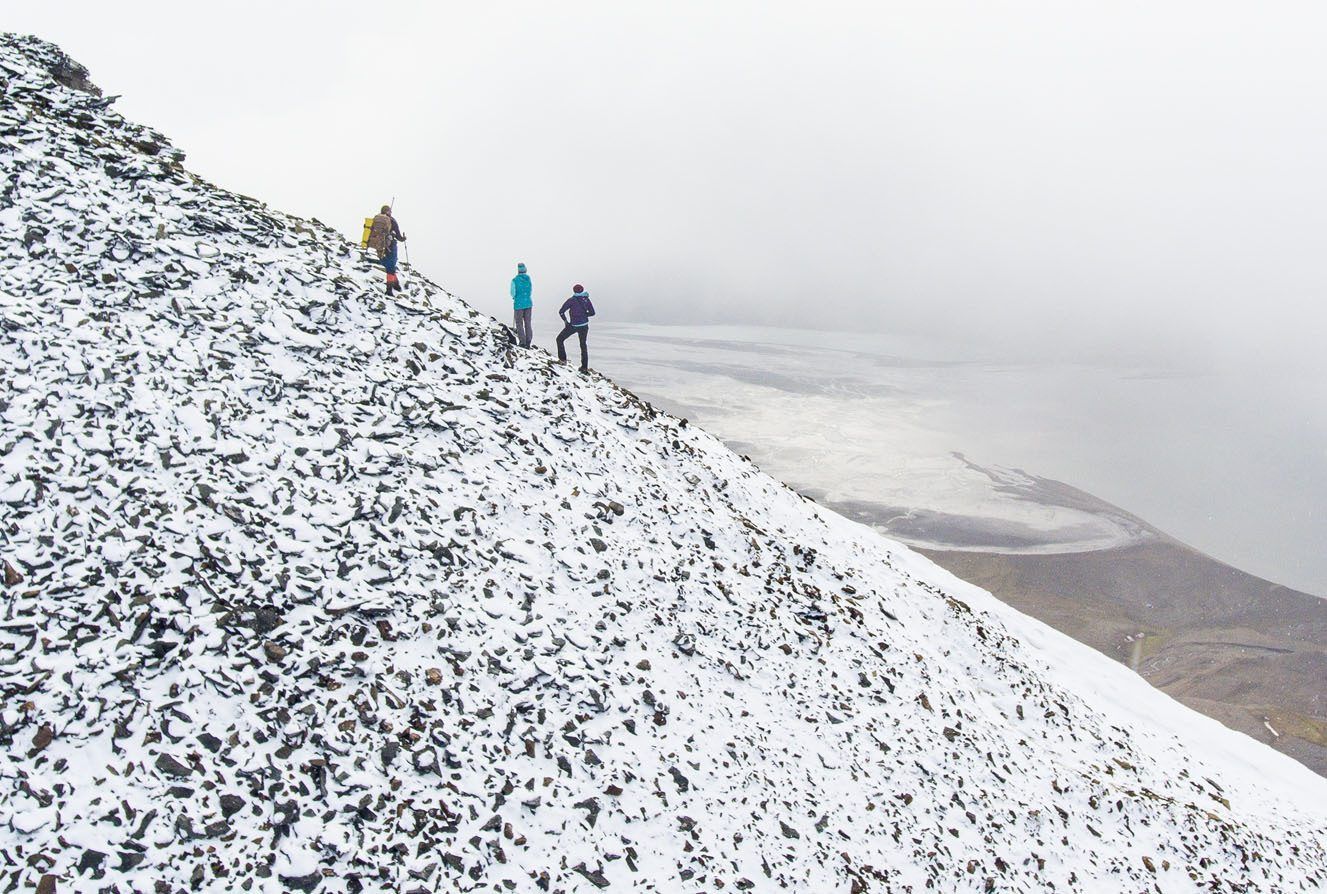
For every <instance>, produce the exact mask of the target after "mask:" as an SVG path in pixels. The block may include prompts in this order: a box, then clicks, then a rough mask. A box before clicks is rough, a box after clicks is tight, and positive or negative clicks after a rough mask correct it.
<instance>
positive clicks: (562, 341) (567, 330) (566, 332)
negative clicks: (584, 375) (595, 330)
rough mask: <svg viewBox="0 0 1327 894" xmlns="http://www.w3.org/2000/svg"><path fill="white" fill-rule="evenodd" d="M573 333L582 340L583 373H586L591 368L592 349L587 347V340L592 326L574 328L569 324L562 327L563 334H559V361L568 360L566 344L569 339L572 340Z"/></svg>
mask: <svg viewBox="0 0 1327 894" xmlns="http://www.w3.org/2000/svg"><path fill="white" fill-rule="evenodd" d="M573 333H574V334H575V335H576V337H577V338H579V339H580V340H581V372H585V371H586V370H588V369H589V368H590V349H589V348H588V347H586V345H585V339H586V337H587V336H589V334H590V325H589V324H588V323H587V324H586V325H584V326H573V325H571V324H570V323H568V324H567V325H566V326H563V327H562V332H560V333H559V334H558V359H559V360H566V359H567V344H566V342H567V339H569V338H571V336H572V334H573Z"/></svg>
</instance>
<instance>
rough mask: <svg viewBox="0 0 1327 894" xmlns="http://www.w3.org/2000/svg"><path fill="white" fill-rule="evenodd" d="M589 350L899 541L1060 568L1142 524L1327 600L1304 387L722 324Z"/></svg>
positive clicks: (669, 330) (1323, 399)
mask: <svg viewBox="0 0 1327 894" xmlns="http://www.w3.org/2000/svg"><path fill="white" fill-rule="evenodd" d="M592 351H593V358H592V362H593V363H594V365H596V366H598V367H600V368H601V369H603V370H604V371H605V372H606V373H608V374H609V375H612V376H613V377H614V378H616V379H618V380H619V381H621V382H622V383H623V384H624V385H626V386H628V387H630V388H633V389H635V390H637V391H638V392H639V393H640V394H642V396H644V397H646V398H648V399H651V400H654V401H656V402H658V403H660V404H661V405H663V406H666V407H668V408H670V409H673V410H675V411H677V412H681V413H684V414H688V415H690V416H691V417H692V418H694V419H696V420H697V421H698V422H700V423H702V424H704V425H705V426H706V427H707V428H709V429H710V430H711V431H713V432H715V433H716V434H718V435H719V436H720V437H722V438H724V439H725V440H726V441H728V442H729V443H730V444H732V445H733V446H734V447H735V448H737V449H738V450H740V451H742V452H744V453H748V454H750V456H751V457H752V459H754V460H756V461H757V462H758V463H759V464H760V465H761V466H762V467H763V468H765V469H766V470H767V471H769V472H770V473H772V474H773V475H775V476H776V477H779V478H782V479H784V480H786V481H789V482H790V483H792V484H793V485H794V486H796V487H798V488H799V489H801V490H803V491H805V492H807V493H810V494H813V495H815V496H817V497H819V498H821V499H823V500H826V501H829V502H831V503H834V504H837V505H840V506H847V507H851V508H852V509H853V510H854V514H856V515H857V516H858V517H865V518H868V519H869V520H870V521H871V522H872V523H873V524H876V525H877V526H879V527H881V528H882V529H884V530H887V531H889V532H890V533H891V534H892V535H893V536H896V537H899V538H901V539H903V540H906V541H908V542H910V543H913V544H915V545H920V546H931V547H950V548H959V549H981V550H988V551H1001V552H1040V553H1049V552H1077V551H1082V550H1089V549H1103V548H1109V547H1112V546H1119V545H1124V544H1127V543H1130V542H1134V541H1135V540H1137V539H1139V538H1143V537H1147V536H1152V535H1153V532H1152V528H1153V527H1154V528H1155V529H1159V530H1160V531H1164V532H1165V533H1166V534H1169V535H1171V536H1173V537H1175V538H1178V539H1179V540H1182V541H1184V542H1186V543H1188V544H1190V545H1191V546H1194V547H1196V548H1198V549H1200V550H1202V551H1203V552H1206V553H1208V554H1210V555H1212V556H1213V557H1215V558H1217V559H1220V560H1222V561H1224V562H1228V563H1230V564H1232V565H1235V566H1237V567H1239V568H1242V569H1244V570H1246V571H1249V572H1251V573H1254V574H1257V575H1260V576H1262V577H1265V578H1267V579H1269V580H1273V581H1275V582H1277V583H1281V584H1285V585H1287V586H1291V587H1295V588H1297V589H1301V590H1305V591H1307V592H1311V593H1318V594H1327V551H1324V550H1323V549H1322V546H1321V544H1322V541H1323V535H1324V534H1325V533H1327V518H1325V517H1324V512H1323V509H1322V508H1321V507H1323V506H1324V505H1327V383H1324V382H1323V381H1322V380H1321V379H1320V378H1317V379H1315V378H1313V377H1311V376H1309V377H1306V376H1303V375H1296V374H1293V373H1290V372H1277V371H1274V370H1271V369H1269V368H1267V367H1266V364H1265V363H1263V365H1262V366H1259V367H1257V368H1252V369H1248V370H1240V371H1213V370H1211V369H1205V370H1197V369H1185V368H1181V367H1155V366H1153V367H1142V366H1136V365H1130V364H1127V363H1118V364H1115V363H1101V362H1082V363H1070V362H1039V363H1028V362H1017V361H1012V360H1009V359H1007V358H1003V357H1000V356H999V352H998V351H991V350H989V349H985V350H983V349H977V348H972V347H968V346H963V345H958V344H946V343H941V342H935V341H929V342H928V341H921V340H916V339H909V338H903V337H890V336H882V335H876V334H852V333H835V332H815V331H798V330H789V329H772V328H757V327H735V326H705V327H679V326H660V325H649V324H616V325H614V324H603V325H598V326H596V327H595V331H594V336H593V339H592ZM1250 365H1251V367H1252V366H1253V365H1254V364H1253V362H1252V361H1251V364H1250ZM1060 482H1063V483H1064V484H1067V485H1071V486H1072V487H1068V488H1066V487H1063V486H1062V485H1061V484H1060ZM1075 489H1079V490H1075ZM1080 491H1085V492H1087V493H1086V494H1084V493H1081V492H1080ZM1088 494H1090V495H1092V496H1093V497H1096V498H1099V499H1098V500H1093V499H1091V498H1089V497H1088V496H1087V495H1088ZM1112 504H1113V505H1112ZM1115 507H1121V508H1123V509H1124V510H1127V512H1120V511H1118V510H1117V509H1115ZM1140 520H1145V523H1144V522H1142V521H1140Z"/></svg>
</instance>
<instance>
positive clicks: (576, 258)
mask: <svg viewBox="0 0 1327 894" xmlns="http://www.w3.org/2000/svg"><path fill="white" fill-rule="evenodd" d="M0 27H3V28H4V29H6V30H17V31H23V32H31V33H36V34H38V35H39V36H41V37H44V38H46V39H49V40H53V41H55V42H57V43H59V44H61V45H62V46H63V47H64V48H65V49H66V51H68V52H69V53H70V54H71V55H72V56H73V57H74V58H76V59H78V60H79V61H81V62H82V63H84V64H85V65H87V66H88V67H89V68H90V69H91V71H92V77H93V79H94V80H95V81H96V82H97V83H98V84H100V85H101V86H102V87H103V88H104V89H105V90H106V91H107V92H108V93H122V94H124V98H123V99H122V100H121V101H120V103H119V105H118V106H117V108H118V109H119V110H120V111H121V112H122V113H124V114H125V115H126V116H127V117H130V118H132V119H135V120H140V121H142V122H144V123H147V124H150V125H152V126H155V127H157V128H159V129H161V130H163V131H164V132H166V133H167V135H168V136H170V137H171V138H172V139H173V140H174V142H175V143H176V144H177V145H178V146H180V147H181V148H182V149H184V150H185V151H186V152H188V154H189V160H188V162H187V163H188V165H189V166H190V168H191V169H193V170H195V171H197V172H198V173H200V174H202V175H204V176H206V177H208V178H210V179H213V180H215V181H217V182H218V183H220V184H221V185H223V186H226V187H229V188H232V189H235V190H237V191H239V192H243V193H246V194H250V195H254V196H257V197H259V198H261V199H263V200H265V201H267V202H269V203H270V204H272V205H274V206H275V207H278V208H282V209H284V210H289V211H292V212H296V213H300V214H306V215H309V216H315V217H318V218H319V219H321V220H323V221H324V222H326V223H328V224H331V225H333V226H336V227H337V228H339V229H341V230H343V231H345V232H346V233H347V234H348V235H354V236H356V237H357V236H358V231H359V225H360V220H361V219H362V218H363V217H364V216H365V215H367V214H371V213H373V211H374V210H376V208H377V206H379V205H380V204H382V203H383V202H385V201H388V200H389V199H390V198H391V197H393V196H395V197H396V201H397V211H398V217H399V218H400V220H401V223H402V225H403V227H404V229H405V232H406V233H407V234H408V236H409V237H410V239H409V242H408V246H409V249H410V254H411V260H412V261H413V262H414V263H415V264H416V265H417V266H419V267H420V268H422V269H423V270H424V271H425V272H427V273H428V274H429V275H430V276H432V277H433V278H435V279H437V280H438V281H440V282H441V283H442V284H443V285H444V286H446V287H447V288H449V289H451V290H452V291H454V292H457V293H458V294H461V295H462V296H464V297H466V298H468V299H469V300H471V301H472V303H474V304H476V305H477V306H478V307H480V308H481V309H483V310H486V311H489V312H491V313H495V314H498V315H500V316H501V317H502V318H504V319H505V318H506V317H507V316H508V308H509V306H510V305H509V302H508V300H507V291H506V290H507V281H508V279H509V278H510V276H511V275H512V272H513V270H512V268H513V267H514V264H515V262H516V261H517V260H523V261H525V262H526V263H527V264H528V265H529V266H530V271H531V274H532V276H533V278H534V282H535V296H534V297H535V302H536V318H535V319H536V338H537V339H538V340H541V341H547V338H548V336H549V335H550V334H551V333H550V330H551V329H552V328H553V325H552V319H553V318H552V314H553V313H554V308H555V306H556V304H557V303H559V302H560V300H561V299H562V298H563V297H564V296H565V295H566V294H567V293H568V290H569V287H570V285H571V284H572V283H573V282H583V283H584V284H585V285H586V286H588V287H589V289H590V291H591V294H592V295H593V296H594V298H595V303H596V306H597V307H598V308H599V311H600V314H601V315H604V316H605V317H608V316H611V317H613V318H617V319H630V320H639V321H670V322H678V321H688V322H698V323H699V322H721V321H724V322H743V321H747V322H758V323H766V324H774V325H785V326H787V325H792V326H808V327H813V328H829V329H849V330H862V329H868V330H869V329H874V330H879V331H891V332H894V331H904V332H918V333H926V332H945V333H949V334H951V335H954V336H957V337H975V338H979V339H982V340H984V341H985V342H988V343H991V344H998V345H1001V346H1002V347H1004V348H1007V349H1009V350H1016V351H1017V350H1021V351H1029V352H1030V351H1037V352H1045V353H1057V354H1069V355H1071V356H1072V355H1080V354H1081V355H1083V356H1096V355H1106V356H1124V355H1127V356H1133V355H1135V354H1137V355H1141V356H1145V357H1166V356H1174V357H1180V358H1183V359H1185V360H1198V361H1203V362H1210V361H1215V362H1219V363H1227V362H1229V363H1239V362H1249V361H1250V360H1251V359H1253V360H1256V362H1264V363H1282V362H1286V361H1287V360H1303V359H1306V358H1309V357H1312V358H1313V360H1314V362H1315V363H1321V362H1322V361H1321V358H1320V357H1319V356H1318V355H1319V354H1322V353H1323V350H1322V341H1323V335H1324V332H1325V331H1327V326H1325V325H1324V324H1325V323H1327V310H1325V308H1327V251H1324V237H1327V161H1325V160H1327V55H1325V54H1324V53H1323V52H1322V47H1323V46H1324V45H1327V11H1324V10H1323V8H1322V7H1321V6H1320V5H1319V4H1315V3H1281V2H1267V3H1257V4H1255V3H1224V2H1201V3H1199V2H1183V3H1180V2H1161V3H1158V2H1146V3H1143V2H1090V3H1088V2H1066V0H1056V2H997V3H991V2H977V0H974V2H968V3H960V2H935V0H927V2H917V3H866V2H863V3H835V2H823V0H821V2H797V3H790V2H773V3H771V2H761V3H756V2H691V0H684V2H666V3H665V2H655V3H636V2H631V3H622V2H603V3H581V2H567V3H547V2H486V3H475V2H466V3H408V2H380V3H369V4H346V3H326V2H318V3H313V2H298V3H289V2H281V3H254V2H232V3H226V2H215V3H208V4H181V3H178V2H175V3H165V2H116V3H104V2H60V0H47V2H45V3H43V4H32V3H28V4H23V5H22V6H21V7H20V8H17V9H12V8H11V9H6V10H5V12H4V14H3V16H0ZM1317 368H1318V369H1323V368H1327V367H1323V366H1319V367H1317Z"/></svg>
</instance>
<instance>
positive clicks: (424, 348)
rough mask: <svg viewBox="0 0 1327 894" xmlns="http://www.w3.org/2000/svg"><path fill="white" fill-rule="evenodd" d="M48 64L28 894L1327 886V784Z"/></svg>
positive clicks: (9, 701) (31, 254) (19, 168)
mask: <svg viewBox="0 0 1327 894" xmlns="http://www.w3.org/2000/svg"><path fill="white" fill-rule="evenodd" d="M58 61H59V56H58V51H57V50H55V48H53V47H51V46H49V45H47V44H43V43H40V42H38V41H35V40H32V39H22V38H15V37H5V38H3V39H0V76H3V77H4V78H5V84H4V99H3V106H2V107H0V159H3V168H2V170H3V173H4V182H3V183H2V184H0V189H2V190H3V193H2V194H0V222H3V227H4V232H5V233H6V236H7V238H6V239H5V241H4V242H3V244H2V245H0V252H2V253H3V254H2V256H0V325H2V326H3V331H2V332H0V367H3V370H4V371H3V376H4V379H3V381H4V386H3V391H2V392H0V453H3V458H2V459H0V531H2V532H3V533H2V535H0V536H2V539H0V558H2V559H3V560H4V561H5V562H6V563H8V564H7V566H6V569H5V573H6V582H5V584H6V586H5V588H4V589H3V591H0V592H3V594H4V595H3V603H2V604H0V608H2V609H3V611H2V612H0V693H2V698H3V701H2V706H0V743H2V744H3V753H2V754H0V890H6V891H7V890H15V889H17V890H24V889H26V888H27V887H30V886H33V885H36V886H37V890H38V891H42V892H51V891H117V892H128V891H161V892H174V891H190V890H246V891H281V890H301V891H313V890H317V891H326V892H340V891H410V892H413V891H455V890H474V891H479V890H483V891H505V890H514V891H590V890H597V889H600V888H604V889H609V890H639V891H668V892H672V891H682V892H693V891H694V892H713V891H720V890H738V891H746V890H752V891H772V890H791V891H800V892H821V891H845V892H848V891H852V892H864V891H909V890H912V891H923V890H934V891H1042V890H1056V891H1141V890H1159V891H1198V890H1202V891H1213V890H1216V891H1236V890H1239V891H1255V890H1256V891H1310V890H1318V889H1320V888H1321V886H1323V885H1324V884H1327V855H1325V854H1324V845H1323V841H1324V836H1327V783H1325V782H1324V781H1323V780H1322V779H1319V778H1318V777H1316V776H1314V775H1313V774H1311V773H1309V772H1308V771H1307V770H1305V769H1303V768H1302V767H1300V766H1299V765H1297V764H1295V763H1293V762H1292V761H1290V760H1288V759H1286V758H1283V757H1281V756H1279V755H1277V754H1275V753H1273V752H1272V751H1270V750H1268V749H1266V748H1263V747H1262V746H1259V745H1257V744H1256V743H1253V742H1252V741H1251V740H1248V739H1246V738H1244V737H1241V736H1238V735H1236V734H1233V733H1230V732H1228V731H1226V730H1225V729H1223V728H1222V727H1220V726H1219V725H1218V724H1216V723H1215V722H1214V721H1210V720H1207V719H1206V718H1203V717H1201V716H1199V715H1197V714H1194V713H1193V712H1191V711H1188V710H1186V709H1184V708H1183V707H1181V706H1179V705H1178V704H1176V703H1174V702H1172V701H1170V700H1169V699H1167V698H1166V697H1165V696H1162V695H1160V694H1159V693H1157V692H1155V691H1153V690H1151V689H1149V688H1148V687H1147V686H1146V684H1144V683H1143V682H1142V681H1141V680H1139V679H1138V678H1136V677H1134V676H1132V675H1130V674H1129V673H1128V672H1127V671H1125V670H1124V669H1123V668H1120V667H1118V666H1116V665H1114V664H1113V663H1111V662H1110V661H1108V660H1107V659H1105V658H1104V657H1102V656H1100V655H1098V654H1096V653H1094V652H1092V651H1091V650H1089V649H1087V648H1086V647H1082V646H1079V645H1077V644H1075V643H1073V642H1071V641H1069V640H1067V639H1065V638H1064V637H1062V636H1060V635H1058V634H1056V633H1054V632H1053V631H1050V630H1049V629H1047V628H1045V627H1043V626H1042V625H1040V624H1037V623H1035V622H1032V621H1029V620H1027V619H1025V618H1023V617H1021V616H1019V615H1017V614H1015V613H1013V612H1011V611H1009V610H1007V609H1004V608H1003V607H1001V606H1000V605H998V604H997V603H995V602H994V600H992V599H990V598H989V597H988V596H987V595H985V594H984V593H981V592H979V591H977V590H975V589H973V588H971V587H968V586H966V585H964V584H962V583H960V582H959V581H957V580H956V579H954V578H952V577H950V576H949V575H947V574H945V573H944V572H942V571H940V570H939V569H937V568H936V567H935V566H933V565H931V564H930V563H929V562H927V561H925V560H924V559H922V558H920V557H918V556H916V555H914V554H912V553H910V552H909V551H907V550H906V549H904V548H902V547H900V546H898V545H896V544H893V543H891V542H889V541H886V540H883V539H881V538H880V537H879V536H878V535H876V534H874V533H873V532H871V531H869V530H868V529H866V528H864V527H861V526H859V525H856V524H853V523H850V522H848V521H846V520H844V519H842V518H840V517H838V516H836V515H834V514H832V513H829V512H827V511H824V510H822V509H820V508H819V507H817V506H815V505H813V504H811V503H809V502H807V501H805V500H803V499H801V498H800V497H798V496H797V495H795V494H794V493H792V492H791V491H789V490H788V489H786V488H785V487H783V486H782V485H780V484H779V483H778V482H775V481H773V480H772V479H770V478H768V477H766V476H765V475H763V474H761V473H759V472H758V471H756V470H755V469H754V468H753V467H751V466H750V465H749V464H747V463H745V462H743V461H742V460H741V459H740V458H738V457H736V456H735V455H734V454H732V453H731V452H730V451H729V450H727V449H726V448H724V447H723V446H722V445H721V444H720V443H719V442H718V441H716V440H715V439H714V438H712V437H710V436H708V435H706V434H705V433H703V432H700V431H697V430H695V429H694V428H691V427H687V426H686V425H685V424H683V423H680V422H679V421H678V420H676V419H673V418H670V417H667V416H664V415H661V414H658V413H655V412H654V411H653V410H652V409H651V408H650V407H648V406H646V405H644V404H642V403H640V402H639V401H637V400H636V399H634V398H633V397H632V396H631V395H630V394H628V393H626V392H624V391H622V390H621V389H619V388H617V387H615V386H614V385H612V384H611V383H610V382H607V381H604V380H603V379H601V378H598V377H596V376H591V377H588V378H586V377H581V376H579V375H578V374H576V372H575V371H574V370H573V369H570V368H567V367H563V366H559V365H557V364H556V363H553V362H551V361H550V359H549V358H548V356H547V355H546V354H544V353H543V352H538V351H536V352H522V353H518V354H516V353H512V352H510V351H509V350H508V348H507V347H506V343H505V339H504V337H503V335H502V331H501V329H500V328H499V327H498V326H497V324H495V323H494V322H493V321H492V320H490V319H487V318H484V317H482V316H480V315H478V314H476V313H475V312H474V311H473V310H471V309H470V308H469V307H467V306H466V305H465V304H463V303H461V302H460V301H458V300H456V299H454V298H452V297H451V296H449V295H447V294H446V293H445V292H443V291H442V290H441V289H439V288H437V287H436V286H434V285H432V284H430V283H428V282H427V281H425V280H423V279H422V278H420V277H418V276H411V277H410V294H408V295H406V296H405V297H403V298H402V299H401V300H400V301H386V300H384V296H383V295H382V294H381V273H380V272H376V271H375V270H373V269H372V268H371V267H370V266H369V265H368V264H366V263H365V261H364V260H363V258H362V256H361V254H360V252H359V251H358V250H357V249H354V248H352V247H350V246H348V245H347V244H346V243H345V242H344V241H343V240H342V239H341V238H340V237H338V235H337V234H336V233H334V232H332V231H331V230H329V229H328V228H326V227H324V226H322V225H320V224H317V223H310V222H306V221H297V220H295V219H293V218H289V217H286V216H284V215H282V214H279V213H277V212H274V211H272V210H270V209H268V208H266V207H265V206H263V205H261V204H259V203H257V202H254V201H252V200H249V199H245V198H242V197H239V196H236V195H233V194H231V193H227V192H225V191H223V190H220V189H217V188H216V187H213V186H211V185H209V184H207V183H204V182H201V181H199V180H197V179H195V178H194V177H192V176H190V175H188V174H187V173H185V172H184V171H183V170H182V169H181V168H180V165H179V162H178V160H177V158H176V157H175V155H174V154H173V150H171V149H170V148H169V147H168V146H167V145H166V143H165V140H164V139H163V138H161V137H160V135H157V134H154V133H152V132H150V131H147V130H145V129H143V128H140V127H137V126H134V125H131V124H128V123H126V122H124V121H123V120H122V119H121V118H120V117H119V116H117V115H115V114H114V113H111V112H109V111H107V110H105V109H104V108H102V105H103V104H102V103H101V101H100V100H98V99H97V98H96V97H95V96H93V95H90V94H87V93H80V92H75V91H72V90H70V89H68V88H66V87H64V86H60V85H57V84H56V83H55V82H54V81H53V80H52V78H51V76H50V75H49V74H48V72H49V71H50V70H51V69H52V68H53V67H55V66H56V64H57V62H58Z"/></svg>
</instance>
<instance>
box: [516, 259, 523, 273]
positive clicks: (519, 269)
mask: <svg viewBox="0 0 1327 894" xmlns="http://www.w3.org/2000/svg"><path fill="white" fill-rule="evenodd" d="M516 272H517V273H524V272H525V264H523V263H520V262H517V264H516Z"/></svg>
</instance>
